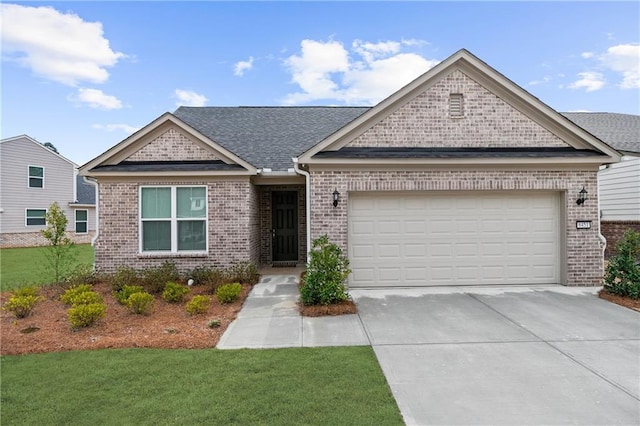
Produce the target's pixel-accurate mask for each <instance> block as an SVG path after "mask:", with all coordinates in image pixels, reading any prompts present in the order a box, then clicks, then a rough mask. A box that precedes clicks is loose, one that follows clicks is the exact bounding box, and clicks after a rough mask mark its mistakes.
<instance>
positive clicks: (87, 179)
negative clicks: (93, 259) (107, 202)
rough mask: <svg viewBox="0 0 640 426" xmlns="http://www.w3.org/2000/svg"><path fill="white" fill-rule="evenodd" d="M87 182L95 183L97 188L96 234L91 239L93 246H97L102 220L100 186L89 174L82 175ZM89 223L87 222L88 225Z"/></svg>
mask: <svg viewBox="0 0 640 426" xmlns="http://www.w3.org/2000/svg"><path fill="white" fill-rule="evenodd" d="M82 179H84V181H85V182H87V183H88V184H91V185H93V186H94V187H95V188H96V234H95V235H94V236H93V238H92V239H91V247H95V245H96V241H97V240H98V234H99V233H100V220H99V217H100V215H99V214H98V213H99V211H100V210H99V209H100V187H99V186H98V180H97V179H95V178H92V177H89V176H82ZM88 219H89V218H87V220H88ZM88 225H89V223H88V222H87V226H88Z"/></svg>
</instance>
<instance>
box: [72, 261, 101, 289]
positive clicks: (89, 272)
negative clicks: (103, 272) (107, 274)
mask: <svg viewBox="0 0 640 426" xmlns="http://www.w3.org/2000/svg"><path fill="white" fill-rule="evenodd" d="M98 275H99V274H98V273H97V272H96V271H94V270H93V265H91V264H89V263H82V264H80V265H77V266H76V267H75V268H73V270H72V271H71V272H70V273H69V274H68V275H67V276H66V277H65V279H64V282H65V284H66V285H72V286H73V285H78V284H95V283H96V282H97V281H98Z"/></svg>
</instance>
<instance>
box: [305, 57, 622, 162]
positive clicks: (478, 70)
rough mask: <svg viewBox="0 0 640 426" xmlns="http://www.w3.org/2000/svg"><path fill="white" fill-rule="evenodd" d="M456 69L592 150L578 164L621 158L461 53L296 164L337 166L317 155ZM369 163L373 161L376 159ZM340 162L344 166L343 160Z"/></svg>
mask: <svg viewBox="0 0 640 426" xmlns="http://www.w3.org/2000/svg"><path fill="white" fill-rule="evenodd" d="M455 69H458V70H461V71H462V72H463V73H464V74H466V75H468V76H469V77H470V78H472V79H473V80H474V81H476V82H477V83H479V84H480V85H482V86H483V87H484V88H486V89H488V90H490V91H491V92H492V93H493V94H495V95H496V96H498V97H499V98H500V99H501V100H503V101H504V102H506V103H508V104H509V105H511V106H512V107H513V108H515V109H516V110H518V111H519V112H520V113H522V114H524V115H525V116H526V117H528V118H529V119H531V120H533V121H534V122H536V123H538V124H539V125H540V126H542V127H543V128H545V129H546V130H548V131H550V132H551V133H553V134H554V135H556V136H557V137H558V138H560V139H561V140H562V141H564V142H565V143H567V144H568V145H569V146H571V147H573V148H574V149H575V150H576V151H577V150H592V151H593V152H594V153H596V154H597V155H594V156H591V158H587V157H585V156H579V157H581V159H580V160H579V161H581V162H592V163H594V164H596V163H605V162H615V161H619V159H620V154H619V153H618V152H617V151H615V150H614V149H613V148H612V147H610V146H609V145H607V144H606V143H604V142H603V141H601V140H600V139H598V138H597V137H595V136H594V135H592V134H591V133H589V132H587V131H585V130H584V129H582V128H581V127H579V126H577V125H576V124H575V123H573V122H572V121H570V120H568V119H567V118H565V117H563V116H562V115H560V114H559V113H558V112H556V111H555V110H553V109H552V108H550V107H549V106H547V105H546V104H544V103H543V102H541V101H540V100H539V99H538V98H536V97H534V96H533V95H531V94H530V93H529V92H527V91H526V90H524V89H522V88H521V87H520V86H518V85H517V84H515V83H514V82H512V81H511V80H509V79H508V78H506V77H505V76H503V75H502V74H500V73H499V72H498V71H496V70H495V69H493V68H492V67H490V66H489V65H487V64H486V63H485V62H483V61H482V60H480V59H479V58H477V57H476V56H474V55H473V54H471V53H470V52H469V51H467V50H465V49H461V50H459V51H458V52H456V53H454V54H453V55H451V56H450V57H449V58H447V59H445V60H444V61H442V62H440V63H439V64H438V65H436V66H435V67H433V68H431V69H430V70H428V71H427V72H426V73H424V74H423V75H421V76H420V77H418V78H417V79H415V80H414V81H412V82H411V83H409V84H407V85H406V86H404V87H403V88H402V89H400V90H398V91H397V92H395V93H393V94H392V95H391V96H389V97H388V98H386V99H384V100H383V101H381V102H380V103H379V104H377V105H376V106H375V107H373V108H371V109H370V110H369V111H367V112H365V113H364V114H362V115H361V116H360V117H358V118H357V119H355V120H353V121H352V122H350V123H349V124H347V125H346V126H344V127H342V128H341V129H340V130H338V131H337V132H335V133H334V134H332V135H331V136H329V137H328V138H326V139H325V140H324V141H322V142H320V143H319V144H317V145H315V146H313V147H312V148H311V149H309V150H307V151H306V152H304V153H303V154H302V155H300V157H299V158H298V160H299V162H300V163H314V162H315V163H321V162H322V163H325V162H330V163H331V162H333V163H335V162H337V160H335V159H332V158H331V156H330V155H329V156H327V155H321V156H317V154H318V153H320V152H323V151H338V150H340V149H343V148H344V147H345V146H346V145H347V144H348V143H349V142H351V141H352V140H354V139H355V138H356V137H357V136H359V135H361V134H363V133H364V132H365V131H366V130H368V129H370V128H371V127H373V126H374V125H375V124H377V123H379V122H380V121H382V120H383V119H384V118H386V117H388V116H389V115H390V114H392V113H394V112H395V111H397V110H398V109H399V108H401V107H402V106H404V105H406V104H408V103H409V102H410V101H412V100H413V99H414V98H415V97H417V96H418V95H420V94H421V93H423V92H424V91H425V90H427V89H428V88H430V87H431V86H432V85H433V84H435V83H436V82H437V81H439V80H440V79H442V78H443V77H444V76H446V75H448V74H449V73H451V72H452V71H453V70H455ZM414 158H416V161H419V158H417V157H415V156H414ZM368 160H371V161H375V159H368ZM340 161H342V162H345V161H344V160H340ZM428 161H433V160H428ZM558 161H563V162H564V161H566V160H565V159H563V158H560V159H558Z"/></svg>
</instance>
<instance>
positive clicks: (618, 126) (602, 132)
mask: <svg viewBox="0 0 640 426" xmlns="http://www.w3.org/2000/svg"><path fill="white" fill-rule="evenodd" d="M562 115H564V116H565V117H567V118H568V119H569V120H571V121H573V122H574V123H576V124H577V125H578V126H580V127H582V128H583V129H585V130H586V131H587V132H589V133H591V134H592V135H594V136H595V137H597V138H598V139H600V140H601V141H603V142H605V143H607V144H608V145H610V146H611V147H613V148H615V149H617V150H618V151H623V152H633V153H640V115H630V114H617V113H612V112H563V113H562Z"/></svg>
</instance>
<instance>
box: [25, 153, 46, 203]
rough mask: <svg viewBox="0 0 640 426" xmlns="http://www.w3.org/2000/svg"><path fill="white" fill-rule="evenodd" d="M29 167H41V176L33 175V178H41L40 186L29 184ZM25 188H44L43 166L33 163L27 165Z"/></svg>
mask: <svg viewBox="0 0 640 426" xmlns="http://www.w3.org/2000/svg"><path fill="white" fill-rule="evenodd" d="M31 167H38V168H40V169H42V178H40V176H33V177H34V178H37V179H42V186H41V187H37V186H31V173H30V170H29V169H30V168H31ZM27 188H29V189H44V166H35V165H33V164H29V165H27ZM29 210H32V209H29Z"/></svg>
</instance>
